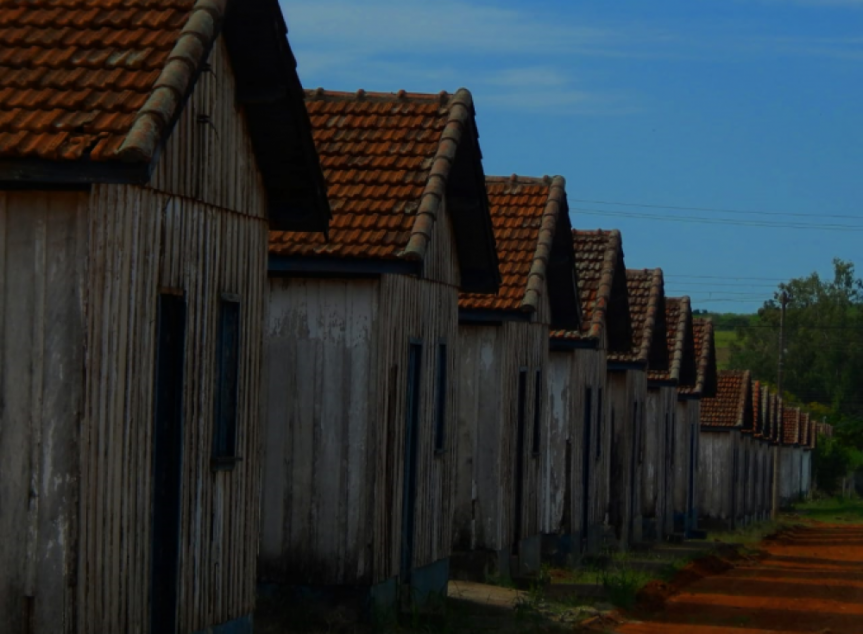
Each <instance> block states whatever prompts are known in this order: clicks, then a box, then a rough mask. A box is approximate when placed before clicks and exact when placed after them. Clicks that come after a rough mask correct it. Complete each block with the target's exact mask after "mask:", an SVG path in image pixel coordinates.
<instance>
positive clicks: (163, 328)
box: [150, 294, 186, 634]
mask: <svg viewBox="0 0 863 634" xmlns="http://www.w3.org/2000/svg"><path fill="white" fill-rule="evenodd" d="M158 301H159V306H158V315H157V323H156V329H157V330H156V376H155V404H154V421H153V527H152V536H153V544H152V576H151V579H150V583H151V585H150V632H151V633H152V634H172V633H173V632H176V631H177V594H178V583H179V581H178V576H179V564H180V495H181V491H182V466H183V365H184V359H185V339H186V301H185V299H184V298H183V296H182V295H169V294H161V295H159V300H158Z"/></svg>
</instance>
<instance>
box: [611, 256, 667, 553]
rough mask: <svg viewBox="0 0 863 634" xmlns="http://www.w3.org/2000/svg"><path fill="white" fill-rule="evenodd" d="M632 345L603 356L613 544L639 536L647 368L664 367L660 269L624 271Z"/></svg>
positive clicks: (631, 541) (625, 545) (624, 543)
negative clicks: (605, 359)
mask: <svg viewBox="0 0 863 634" xmlns="http://www.w3.org/2000/svg"><path fill="white" fill-rule="evenodd" d="M626 286H627V293H628V296H629V312H630V320H631V324H632V326H631V327H632V348H631V349H630V350H628V351H626V352H619V353H618V352H615V353H609V355H608V377H607V390H608V407H609V408H610V410H609V411H610V416H611V419H612V420H613V421H614V423H613V425H611V427H612V441H611V455H610V460H611V465H610V468H609V483H610V495H609V498H610V499H609V520H610V525H611V526H612V528H613V529H614V537H615V539H616V540H617V546H618V548H621V549H626V548H628V547H629V546H630V545H632V544H635V543H638V542H640V541H641V539H642V517H641V514H642V507H641V474H642V466H643V464H644V447H645V442H644V436H645V428H646V425H647V406H646V405H647V369H648V364H649V363H650V361H651V359H653V361H654V367H660V368H662V367H666V365H667V363H668V361H667V356H668V348H667V345H666V343H665V338H666V328H665V292H664V283H663V277H662V271H661V270H660V269H644V270H627V272H626Z"/></svg>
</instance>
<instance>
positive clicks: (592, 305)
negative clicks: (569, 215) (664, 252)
mask: <svg viewBox="0 0 863 634" xmlns="http://www.w3.org/2000/svg"><path fill="white" fill-rule="evenodd" d="M572 241H573V247H574V249H575V269H576V273H577V276H578V293H579V307H580V311H581V327H580V328H579V329H578V330H554V331H552V332H551V337H552V339H554V340H557V341H567V340H571V341H578V340H591V341H594V342H598V340H599V339H600V337H601V336H602V333H603V331H606V332H607V339H608V347H609V349H610V350H613V351H626V350H629V349H630V348H631V347H632V332H631V327H630V321H629V299H628V294H627V290H626V267H625V265H624V263H623V246H622V240H621V236H620V232H619V231H617V230H616V229H612V230H603V229H598V230H595V231H589V230H582V229H573V231H572Z"/></svg>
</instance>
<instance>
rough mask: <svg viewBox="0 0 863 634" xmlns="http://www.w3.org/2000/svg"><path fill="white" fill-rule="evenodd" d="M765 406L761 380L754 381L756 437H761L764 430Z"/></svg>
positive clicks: (753, 411) (753, 420)
mask: <svg viewBox="0 0 863 634" xmlns="http://www.w3.org/2000/svg"><path fill="white" fill-rule="evenodd" d="M763 414H764V408H763V407H762V404H761V382H760V381H753V382H752V430H753V432H754V434H755V437H756V438H760V437H761V434H762V432H763V431H764V420H763V419H762V416H763Z"/></svg>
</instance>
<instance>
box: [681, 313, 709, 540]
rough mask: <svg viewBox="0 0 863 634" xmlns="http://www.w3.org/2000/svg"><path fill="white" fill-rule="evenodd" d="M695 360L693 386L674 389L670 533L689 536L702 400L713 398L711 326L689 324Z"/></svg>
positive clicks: (694, 511) (695, 492)
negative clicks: (671, 518) (675, 417)
mask: <svg viewBox="0 0 863 634" xmlns="http://www.w3.org/2000/svg"><path fill="white" fill-rule="evenodd" d="M692 335H693V336H692V339H693V347H694V350H695V358H696V362H697V365H696V374H695V384H694V385H688V384H687V383H686V382H684V383H683V384H681V385H680V386H679V387H678V389H677V420H676V424H675V426H674V433H675V439H674V441H673V443H674V478H673V488H674V491H673V494H671V495H672V499H673V508H674V524H673V529H674V531H675V532H677V533H683V534H684V535H692V533H693V531H694V530H696V529H697V528H698V510H697V509H698V499H697V498H698V486H697V484H698V481H697V473H698V448H699V445H698V442H699V429H700V425H701V400H702V399H703V398H711V397H713V396H715V395H716V346H715V344H714V340H713V322H712V321H711V320H709V319H704V318H699V319H693V320H692Z"/></svg>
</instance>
